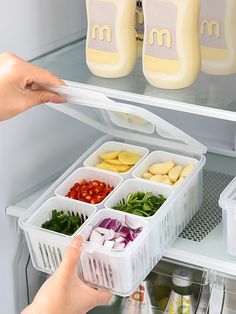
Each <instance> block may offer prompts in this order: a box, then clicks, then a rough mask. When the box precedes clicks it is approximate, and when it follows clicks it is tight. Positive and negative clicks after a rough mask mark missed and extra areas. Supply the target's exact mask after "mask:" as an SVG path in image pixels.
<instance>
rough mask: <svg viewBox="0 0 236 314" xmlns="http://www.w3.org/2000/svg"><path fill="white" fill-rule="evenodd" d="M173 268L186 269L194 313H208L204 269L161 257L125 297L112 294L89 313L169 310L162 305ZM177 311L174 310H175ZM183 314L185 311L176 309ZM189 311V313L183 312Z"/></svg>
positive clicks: (139, 313) (156, 313)
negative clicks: (107, 303) (190, 276)
mask: <svg viewBox="0 0 236 314" xmlns="http://www.w3.org/2000/svg"><path fill="white" fill-rule="evenodd" d="M177 269H183V270H185V271H189V272H190V273H191V275H192V281H191V288H192V292H193V293H192V295H193V299H194V302H195V304H196V311H195V312H194V313H196V314H204V313H207V312H208V305H209V299H210V294H211V287H210V286H209V285H208V275H209V274H208V270H206V269H204V268H200V267H193V266H188V265H184V264H181V263H176V262H174V261H168V260H165V259H163V260H161V261H160V262H159V263H158V264H157V265H156V266H155V267H154V268H153V270H152V272H151V273H150V274H149V275H148V276H147V277H146V278H145V280H144V281H143V282H142V283H141V284H140V285H139V287H138V288H137V290H136V291H135V292H134V293H132V295H130V296H129V298H121V297H118V296H113V297H112V300H111V302H110V304H109V305H108V306H103V307H99V308H96V309H94V310H92V311H90V312H89V313H90V314H108V313H109V314H110V313H113V314H120V313H122V314H127V313H135V314H161V313H169V312H168V311H166V307H167V304H168V301H169V297H170V295H171V292H172V290H173V273H174V272H175V271H176V270H177ZM176 313H177V312H176ZM179 313H185V312H179ZM186 313H190V312H186Z"/></svg>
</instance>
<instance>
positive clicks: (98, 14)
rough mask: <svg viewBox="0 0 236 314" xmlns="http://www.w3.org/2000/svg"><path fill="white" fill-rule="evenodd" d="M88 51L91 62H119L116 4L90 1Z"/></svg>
mask: <svg viewBox="0 0 236 314" xmlns="http://www.w3.org/2000/svg"><path fill="white" fill-rule="evenodd" d="M88 5H89V34H88V45H87V48H88V51H87V53H88V54H89V58H90V60H93V61H95V62H100V63H104V64H115V63H117V62H118V58H119V56H118V53H117V47H116V33H115V23H116V13H117V12H116V11H117V8H116V6H115V4H114V3H111V2H107V1H99V0H90V1H89V4H88Z"/></svg>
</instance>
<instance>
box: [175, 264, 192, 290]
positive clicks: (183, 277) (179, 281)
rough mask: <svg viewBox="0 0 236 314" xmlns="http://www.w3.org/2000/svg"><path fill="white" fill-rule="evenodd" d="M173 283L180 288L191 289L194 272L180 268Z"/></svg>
mask: <svg viewBox="0 0 236 314" xmlns="http://www.w3.org/2000/svg"><path fill="white" fill-rule="evenodd" d="M172 282H173V284H174V285H175V286H178V287H189V286H191V284H192V272H191V271H190V270H188V269H183V268H178V269H176V270H175V271H174V272H173V277H172Z"/></svg>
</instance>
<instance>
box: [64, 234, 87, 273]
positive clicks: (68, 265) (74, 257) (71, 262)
mask: <svg viewBox="0 0 236 314" xmlns="http://www.w3.org/2000/svg"><path fill="white" fill-rule="evenodd" d="M82 245H83V238H82V237H81V236H77V237H75V238H74V239H73V240H72V241H71V242H70V244H69V245H68V247H67V249H66V251H65V255H64V258H63V260H62V262H61V265H60V267H59V271H61V272H63V273H64V275H66V274H70V275H72V274H73V275H74V273H75V272H76V270H77V265H78V261H79V259H80V255H81V251H82Z"/></svg>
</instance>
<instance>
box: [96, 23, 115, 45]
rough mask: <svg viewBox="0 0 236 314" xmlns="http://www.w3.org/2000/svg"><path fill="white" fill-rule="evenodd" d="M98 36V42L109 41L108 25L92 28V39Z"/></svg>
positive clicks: (109, 30)
mask: <svg viewBox="0 0 236 314" xmlns="http://www.w3.org/2000/svg"><path fill="white" fill-rule="evenodd" d="M97 36H98V39H99V40H102V41H103V40H104V39H105V38H106V41H108V42H110V41H111V29H110V27H109V25H97V24H96V25H94V26H93V28H92V39H96V38H97Z"/></svg>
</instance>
